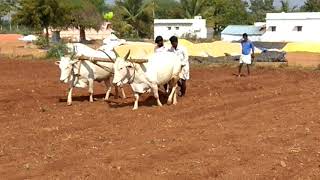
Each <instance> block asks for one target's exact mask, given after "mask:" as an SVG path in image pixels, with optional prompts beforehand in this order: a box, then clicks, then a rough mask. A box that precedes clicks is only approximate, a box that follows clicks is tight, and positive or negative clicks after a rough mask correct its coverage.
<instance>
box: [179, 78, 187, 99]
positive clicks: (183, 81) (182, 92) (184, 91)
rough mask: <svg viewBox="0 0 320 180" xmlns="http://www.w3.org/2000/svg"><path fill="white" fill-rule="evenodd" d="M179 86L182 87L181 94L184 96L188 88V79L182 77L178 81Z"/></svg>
mask: <svg viewBox="0 0 320 180" xmlns="http://www.w3.org/2000/svg"><path fill="white" fill-rule="evenodd" d="M178 86H179V87H180V93H181V94H180V96H184V95H185V94H186V90H187V81H186V80H184V79H180V80H179V81H178Z"/></svg>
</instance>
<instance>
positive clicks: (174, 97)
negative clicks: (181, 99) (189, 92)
mask: <svg viewBox="0 0 320 180" xmlns="http://www.w3.org/2000/svg"><path fill="white" fill-rule="evenodd" d="M177 88H178V84H176V85H175V87H174V93H173V103H172V104H173V105H176V104H177V103H178V101H177ZM172 91H173V89H172Z"/></svg>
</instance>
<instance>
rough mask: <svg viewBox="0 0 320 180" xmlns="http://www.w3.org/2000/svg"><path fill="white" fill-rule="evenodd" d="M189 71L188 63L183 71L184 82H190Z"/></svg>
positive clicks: (181, 75) (181, 74) (181, 76)
mask: <svg viewBox="0 0 320 180" xmlns="http://www.w3.org/2000/svg"><path fill="white" fill-rule="evenodd" d="M189 71H190V68H189V63H187V64H186V65H185V66H183V67H182V69H181V73H180V78H181V79H183V80H189V78H190V72H189Z"/></svg>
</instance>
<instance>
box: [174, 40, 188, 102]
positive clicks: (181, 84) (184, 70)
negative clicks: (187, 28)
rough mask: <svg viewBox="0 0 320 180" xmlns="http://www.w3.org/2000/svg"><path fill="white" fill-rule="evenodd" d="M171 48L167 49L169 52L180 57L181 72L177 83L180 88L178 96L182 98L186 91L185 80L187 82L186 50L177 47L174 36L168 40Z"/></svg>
mask: <svg viewBox="0 0 320 180" xmlns="http://www.w3.org/2000/svg"><path fill="white" fill-rule="evenodd" d="M169 40H170V42H171V45H172V47H171V48H170V49H169V51H170V52H173V53H175V54H176V55H178V56H179V57H180V60H181V64H182V70H181V75H180V80H179V81H178V85H179V87H180V94H179V96H184V95H185V94H186V90H187V82H186V81H187V80H189V76H190V75H189V56H188V53H187V50H186V48H184V47H182V46H178V38H177V37H176V36H172V37H171V38H170V39H169Z"/></svg>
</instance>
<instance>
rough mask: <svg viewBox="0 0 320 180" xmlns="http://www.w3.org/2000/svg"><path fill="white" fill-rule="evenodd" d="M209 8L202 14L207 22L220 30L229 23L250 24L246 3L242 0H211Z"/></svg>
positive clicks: (217, 30)
mask: <svg viewBox="0 0 320 180" xmlns="http://www.w3.org/2000/svg"><path fill="white" fill-rule="evenodd" d="M209 3H210V4H209V7H210V9H209V10H208V11H207V12H206V13H205V14H204V17H205V18H206V19H207V24H208V26H210V27H214V29H215V32H219V31H221V30H222V29H223V28H224V27H226V26H227V25H229V24H251V23H252V21H251V19H250V16H249V13H248V12H247V8H248V3H246V2H245V1H242V0H211V1H209Z"/></svg>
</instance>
